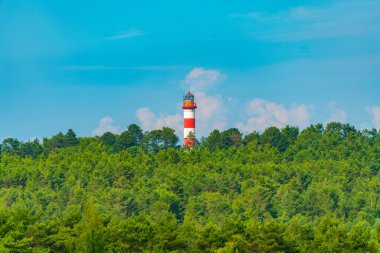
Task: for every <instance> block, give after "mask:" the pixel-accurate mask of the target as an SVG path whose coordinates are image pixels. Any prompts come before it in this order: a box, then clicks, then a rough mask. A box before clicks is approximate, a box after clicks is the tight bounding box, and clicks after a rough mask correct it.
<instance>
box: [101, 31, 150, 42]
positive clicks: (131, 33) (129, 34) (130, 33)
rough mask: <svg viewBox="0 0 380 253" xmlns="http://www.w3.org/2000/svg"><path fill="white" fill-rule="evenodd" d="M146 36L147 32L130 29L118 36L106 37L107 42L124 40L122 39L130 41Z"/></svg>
mask: <svg viewBox="0 0 380 253" xmlns="http://www.w3.org/2000/svg"><path fill="white" fill-rule="evenodd" d="M145 34H146V32H145V31H143V30H140V29H138V28H130V29H129V30H127V31H122V32H119V33H118V34H115V35H112V36H109V37H106V38H105V39H107V40H122V39H130V38H133V37H138V36H142V35H145Z"/></svg>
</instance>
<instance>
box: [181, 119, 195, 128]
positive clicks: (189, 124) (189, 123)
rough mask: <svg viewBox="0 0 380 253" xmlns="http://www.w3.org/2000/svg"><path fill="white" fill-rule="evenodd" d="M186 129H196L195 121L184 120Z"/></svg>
mask: <svg viewBox="0 0 380 253" xmlns="http://www.w3.org/2000/svg"><path fill="white" fill-rule="evenodd" d="M183 127H184V128H195V119H194V118H193V119H184V121H183Z"/></svg>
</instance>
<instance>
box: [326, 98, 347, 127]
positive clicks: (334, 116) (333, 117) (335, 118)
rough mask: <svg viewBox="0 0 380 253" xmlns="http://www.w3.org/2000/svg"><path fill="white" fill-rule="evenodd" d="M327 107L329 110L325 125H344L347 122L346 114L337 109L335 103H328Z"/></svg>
mask: <svg viewBox="0 0 380 253" xmlns="http://www.w3.org/2000/svg"><path fill="white" fill-rule="evenodd" d="M328 107H329V109H330V116H329V117H328V118H327V120H326V123H329V122H341V123H345V122H347V119H348V117H347V113H346V112H345V111H344V110H342V109H340V108H337V107H336V102H331V103H329V105H328Z"/></svg>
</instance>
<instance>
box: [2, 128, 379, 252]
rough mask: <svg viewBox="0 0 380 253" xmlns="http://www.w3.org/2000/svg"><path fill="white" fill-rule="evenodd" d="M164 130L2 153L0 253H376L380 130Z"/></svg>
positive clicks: (51, 142) (67, 139)
mask: <svg viewBox="0 0 380 253" xmlns="http://www.w3.org/2000/svg"><path fill="white" fill-rule="evenodd" d="M178 143H179V138H178V136H176V134H175V131H174V130H173V129H170V128H166V127H164V128H162V129H157V130H152V131H149V132H143V131H142V129H141V128H140V127H139V126H137V125H135V124H132V125H130V126H129V127H128V129H127V130H126V131H124V132H123V133H121V134H112V133H105V134H103V135H102V136H97V137H77V136H76V134H75V133H74V131H72V130H68V131H67V132H66V133H65V134H63V133H59V134H57V135H54V136H52V137H51V138H44V139H43V140H42V142H40V141H39V140H33V141H27V142H22V141H19V140H17V139H14V138H7V139H5V140H4V141H3V143H2V144H1V149H0V150H1V154H0V203H2V204H1V205H0V252H378V251H379V250H380V220H379V218H380V173H379V169H380V133H379V131H377V130H376V129H372V130H357V129H355V127H353V126H352V125H349V124H341V123H336V122H333V123H329V124H327V125H325V126H324V125H322V124H315V125H310V126H309V127H307V128H305V129H304V130H302V131H299V129H298V128H297V127H292V126H286V127H284V128H282V129H279V128H276V127H269V128H268V129H266V130H265V131H264V132H262V133H258V132H252V133H250V134H248V135H243V134H242V133H241V132H240V131H239V130H238V129H236V128H231V129H227V130H225V131H219V130H214V131H212V132H211V133H210V134H209V135H208V136H206V137H204V138H201V139H200V140H199V141H198V145H197V146H196V147H195V148H193V149H191V150H188V149H186V148H184V147H181V146H179V145H178Z"/></svg>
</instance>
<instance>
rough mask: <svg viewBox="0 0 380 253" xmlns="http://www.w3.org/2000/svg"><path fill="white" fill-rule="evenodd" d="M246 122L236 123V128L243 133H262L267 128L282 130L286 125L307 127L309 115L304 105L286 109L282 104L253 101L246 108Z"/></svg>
mask: <svg viewBox="0 0 380 253" xmlns="http://www.w3.org/2000/svg"><path fill="white" fill-rule="evenodd" d="M246 111H247V114H248V116H249V117H248V120H247V122H246V123H243V122H238V123H237V124H236V127H237V128H239V129H240V130H242V131H244V132H248V133H249V132H252V131H254V130H256V131H263V130H265V129H266V128H268V127H271V126H275V127H278V128H283V127H285V126H286V125H297V126H301V127H304V126H306V125H307V123H308V121H309V118H310V113H309V110H308V108H307V106H306V105H304V104H301V105H294V106H292V107H290V108H286V107H285V106H284V105H282V104H278V103H275V102H270V101H267V100H265V99H259V98H256V99H253V100H251V101H250V102H249V103H248V104H247V108H246Z"/></svg>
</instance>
